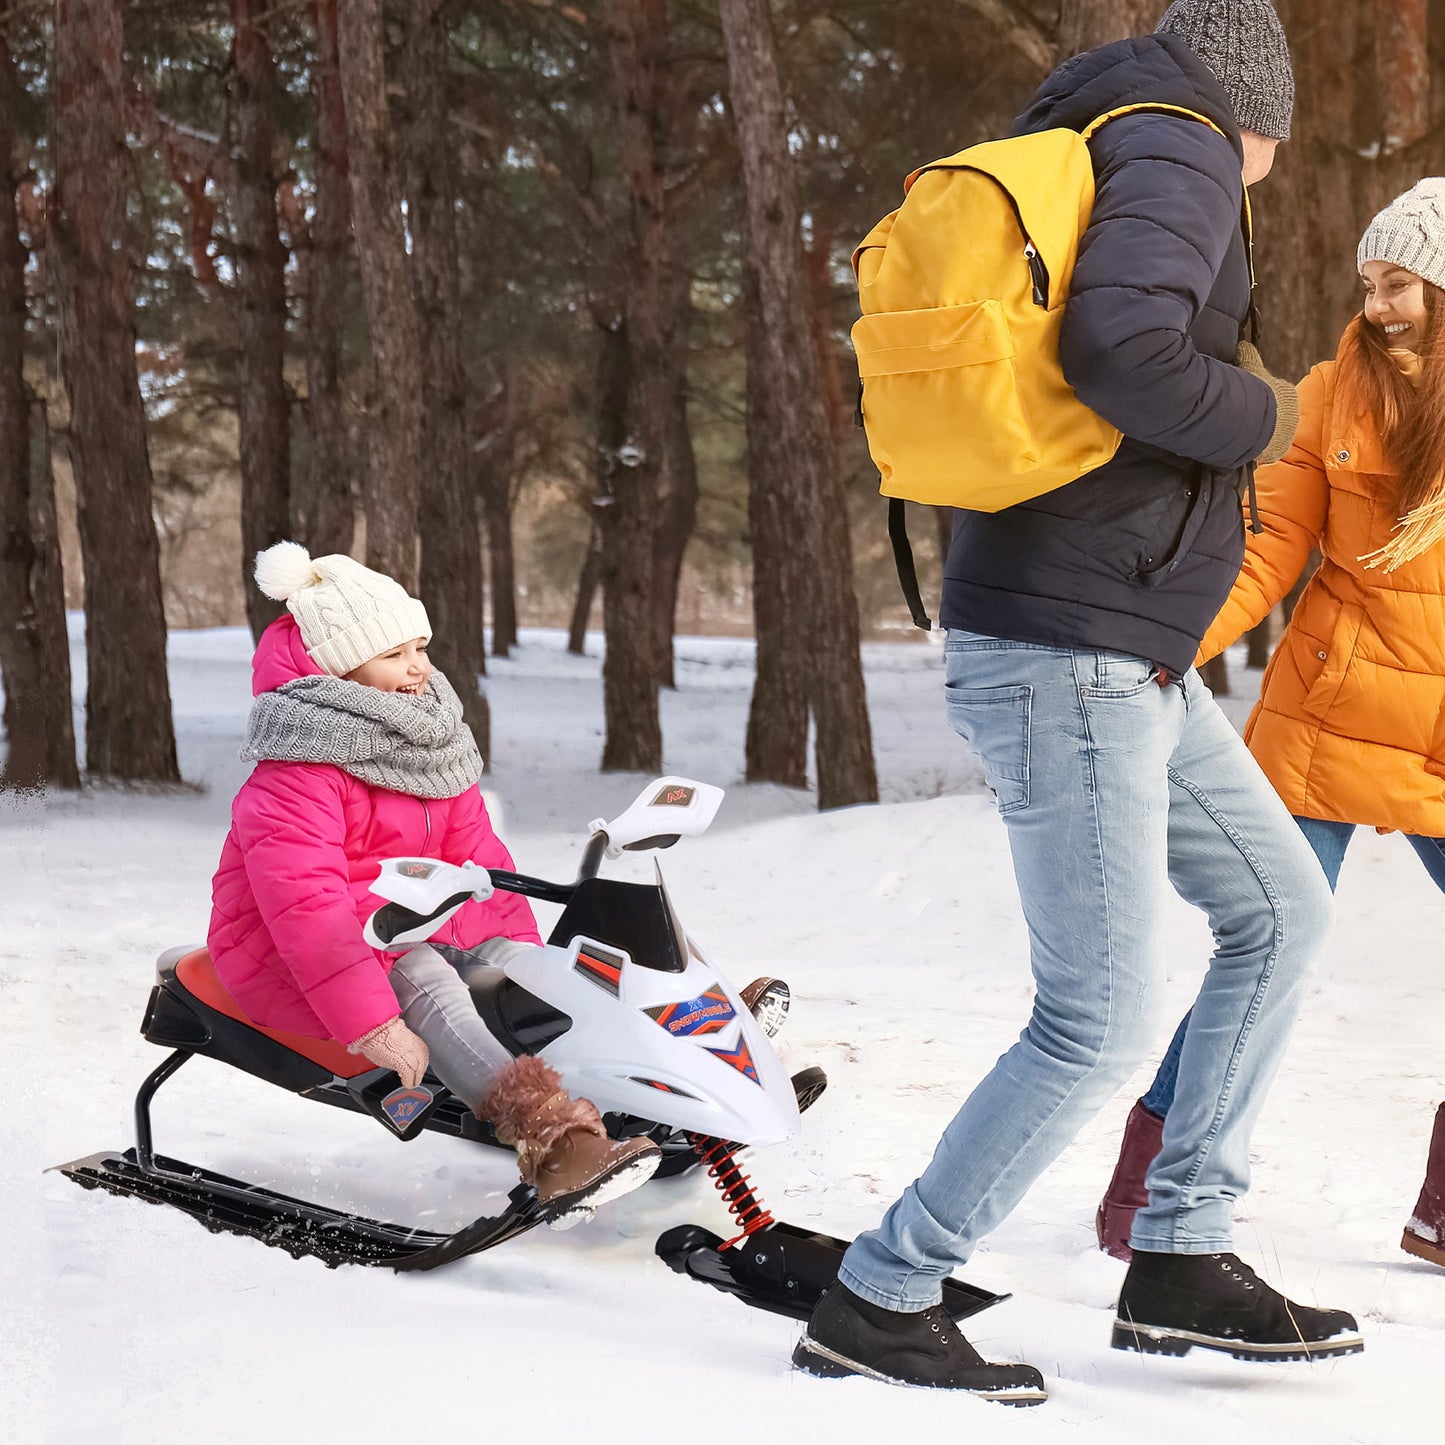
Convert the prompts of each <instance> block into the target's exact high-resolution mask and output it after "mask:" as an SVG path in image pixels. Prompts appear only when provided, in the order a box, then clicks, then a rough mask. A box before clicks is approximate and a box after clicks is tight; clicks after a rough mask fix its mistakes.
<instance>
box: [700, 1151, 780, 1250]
mask: <svg viewBox="0 0 1445 1445" xmlns="http://www.w3.org/2000/svg"><path fill="white" fill-rule="evenodd" d="M691 1138H692V1147H693V1148H694V1149H695V1150H696V1151H697V1156H698V1158H699V1159H701V1160H702V1162H703V1163H704V1164H705V1165H707V1177H708V1178H709V1179H711V1180H712V1182H713V1185H714V1187H715V1188H716V1189H717V1190H718V1192H719V1193H720V1194H721V1195H722V1197H723V1199H724V1200H725V1201H726V1202H727V1207H728V1213H729V1214H731V1215H732V1216H733V1218H734V1219H736V1220H737V1222H738V1224H740V1225H741V1226H742V1232H741V1233H740V1234H736V1235H734V1236H733V1238H731V1239H730V1240H728V1241H727V1242H726V1243H725V1244H721V1245H719V1246H718V1248H719V1249H731V1248H732V1246H733V1245H735V1244H737V1243H738V1242H739V1240H743V1239H746V1238H747V1237H748V1235H750V1234H756V1233H757V1232H758V1230H760V1229H766V1228H767V1227H768V1226H769V1225H770V1224H772V1223H773V1222H774V1221H773V1216H772V1215H771V1214H770V1213H768V1210H767V1207H766V1206H765V1205H764V1204H763V1202H762V1200H761V1199H759V1198H758V1196H757V1191H756V1190H755V1189H754V1188H753V1186H752V1184H751V1183H750V1182H749V1180H748V1176H747V1175H746V1174H744V1173H743V1171H742V1170H741V1169H740V1168H739V1167H738V1162H737V1160H736V1159H735V1158H734V1157H733V1156H734V1153H735V1152H736V1151H735V1146H734V1145H732V1144H729V1143H727V1142H726V1141H725V1140H722V1139H713V1138H711V1137H709V1136H708V1135H706V1134H693V1135H692V1136H691Z"/></svg>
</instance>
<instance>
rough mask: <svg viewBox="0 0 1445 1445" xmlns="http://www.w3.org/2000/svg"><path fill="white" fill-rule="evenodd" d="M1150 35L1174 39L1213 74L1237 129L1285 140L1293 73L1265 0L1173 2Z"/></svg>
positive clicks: (1276, 22) (1279, 29)
mask: <svg viewBox="0 0 1445 1445" xmlns="http://www.w3.org/2000/svg"><path fill="white" fill-rule="evenodd" d="M1154 33H1155V34H1156V35H1177V36H1178V37H1179V38H1180V39H1181V40H1182V41H1184V42H1185V44H1187V45H1188V46H1189V48H1190V49H1191V50H1192V51H1193V52H1194V53H1195V54H1196V55H1197V56H1198V57H1199V58H1200V59H1201V60H1202V61H1203V62H1204V63H1205V64H1206V65H1207V66H1208V67H1209V68H1210V69H1211V70H1212V71H1213V72H1214V74H1215V75H1216V76H1217V77H1218V79H1219V83H1220V84H1221V85H1222V86H1223V87H1224V93H1225V95H1227V96H1228V97H1229V104H1230V108H1231V109H1232V110H1233V111H1234V119H1235V123H1236V124H1237V125H1238V126H1239V128H1240V130H1252V131H1254V132H1255V133H1256V134H1257V135H1262V136H1265V137H1267V138H1268V139H1270V140H1288V139H1289V118H1290V113H1291V112H1292V111H1293V110H1294V72H1293V70H1291V68H1290V63H1289V42H1288V41H1286V40H1285V38H1284V26H1282V25H1281V24H1280V23H1279V16H1278V15H1276V14H1275V13H1274V6H1273V5H1271V4H1270V3H1269V0H1174V3H1173V4H1172V5H1171V6H1170V7H1169V8H1168V9H1167V10H1166V11H1165V12H1164V18H1163V19H1162V20H1161V21H1160V22H1159V24H1158V25H1157V26H1156V27H1155V30H1154Z"/></svg>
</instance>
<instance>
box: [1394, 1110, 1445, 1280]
mask: <svg viewBox="0 0 1445 1445" xmlns="http://www.w3.org/2000/svg"><path fill="white" fill-rule="evenodd" d="M1400 1248H1401V1249H1403V1250H1404V1251H1405V1253H1406V1254H1413V1255H1414V1256H1415V1257H1416V1258H1417V1259H1428V1260H1429V1261H1430V1263H1431V1264H1440V1265H1445V1104H1441V1105H1440V1107H1439V1108H1438V1109H1436V1110H1435V1132H1434V1133H1433V1134H1432V1135H1431V1137H1430V1153H1429V1156H1428V1158H1427V1160H1426V1163H1425V1183H1424V1184H1423V1185H1422V1186H1421V1189H1420V1197H1419V1199H1417V1200H1416V1201H1415V1212H1414V1214H1412V1215H1411V1216H1410V1222H1409V1223H1408V1224H1407V1225H1406V1226H1405V1233H1404V1235H1403V1236H1402V1237H1401V1239H1400Z"/></svg>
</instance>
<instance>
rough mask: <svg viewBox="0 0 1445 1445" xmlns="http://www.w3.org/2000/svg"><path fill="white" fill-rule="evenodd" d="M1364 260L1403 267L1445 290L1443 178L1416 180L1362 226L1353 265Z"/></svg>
mask: <svg viewBox="0 0 1445 1445" xmlns="http://www.w3.org/2000/svg"><path fill="white" fill-rule="evenodd" d="M1366 261H1388V262H1389V263H1390V264H1391V265H1392V266H1403V267H1404V268H1405V270H1407V271H1410V272H1413V273H1414V274H1415V275H1416V276H1423V277H1424V278H1425V280H1427V281H1428V282H1430V284H1431V285H1432V286H1439V287H1441V288H1442V289H1445V177H1441V176H1426V177H1425V179H1424V180H1423V181H1417V182H1416V183H1415V184H1414V185H1413V186H1411V187H1410V189H1409V190H1408V191H1406V192H1405V194H1404V195H1403V196H1396V197H1395V199H1394V200H1393V201H1391V202H1390V204H1389V205H1388V206H1386V207H1385V209H1384V210H1383V211H1381V212H1380V214H1379V215H1378V216H1376V217H1375V219H1374V220H1373V221H1371V222H1370V224H1369V225H1368V226H1366V227H1365V234H1364V235H1363V236H1361V237H1360V249H1359V252H1358V254H1357V256H1356V264H1357V265H1358V266H1359V267H1360V268H1361V269H1363V268H1364V265H1365V262H1366Z"/></svg>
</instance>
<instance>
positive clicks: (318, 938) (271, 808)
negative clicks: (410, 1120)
mask: <svg viewBox="0 0 1445 1445" xmlns="http://www.w3.org/2000/svg"><path fill="white" fill-rule="evenodd" d="M251 670H252V691H253V692H254V693H256V694H260V693H263V692H269V691H271V690H272V689H274V688H277V687H280V686H281V684H282V683H284V682H289V681H290V680H291V679H292V678H297V677H310V676H315V675H316V674H318V673H319V672H320V668H318V667H317V666H316V664H315V663H314V662H312V661H311V658H310V657H309V656H308V655H307V652H306V649H305V647H304V646H303V645H302V642H301V633H300V630H299V629H298V628H297V626H296V623H295V621H294V619H292V618H291V617H290V616H286V617H283V618H281V619H280V621H279V622H274V623H272V624H271V626H270V627H268V628H267V629H266V631H265V632H264V633H263V634H262V635H261V641H260V642H259V644H258V645H257V647H256V656H255V659H254V660H253V662H252V665H251ZM409 855H410V856H421V857H428V858H443V859H446V860H447V861H448V862H452V863H462V862H465V861H466V860H467V859H471V860H472V861H473V862H476V863H480V864H481V865H482V866H483V867H486V868H508V869H510V868H511V867H512V859H511V857H510V855H509V854H508V853H507V850H506V849H505V848H504V847H503V846H502V842H501V840H500V839H499V838H498V837H497V835H496V834H495V833H494V832H493V831H492V825H491V821H490V820H489V819H488V817H487V810H486V806H485V805H484V804H483V802H482V796H481V793H480V791H479V790H478V789H477V788H476V787H471V788H468V789H467V791H466V792H465V793H462V794H460V795H459V796H458V797H455V798H443V799H440V800H438V799H434V798H428V799H422V798H414V797H412V796H411V795H410V794H406V793H393V792H390V791H388V790H387V789H385V788H375V787H372V786H371V785H370V784H367V783H363V782H362V781H361V780H360V779H359V778H354V777H352V776H351V775H350V774H349V773H344V772H342V771H341V769H340V768H336V767H332V766H330V765H329V764H324V763H281V762H261V763H257V764H256V768H255V771H254V772H253V773H252V774H251V776H250V777H249V778H248V779H247V780H246V782H245V784H244V785H243V786H242V788H241V791H240V792H239V793H237V795H236V801H235V802H234V803H233V804H232V806H231V831H230V833H229V834H228V835H227V838H226V843H225V847H224V848H223V849H222V851H221V865H220V867H219V868H218V869H217V870H216V877H215V880H214V882H213V883H212V885H211V898H212V909H211V928H210V935H209V938H208V940H207V941H208V943H209V945H210V950H211V958H212V960H213V962H214V963H215V967H216V973H217V974H218V975H219V977H220V979H221V982H222V983H224V984H225V986H226V988H227V990H228V991H229V992H230V994H231V996H232V997H233V998H234V999H235V1000H236V1002H237V1003H239V1004H240V1005H241V1007H242V1008H243V1009H245V1011H246V1013H247V1014H248V1015H250V1017H251V1018H252V1019H254V1020H255V1021H256V1022H257V1023H258V1024H264V1025H265V1026H266V1027H268V1028H275V1029H288V1030H290V1031H291V1032H293V1033H299V1034H307V1035H309V1036H311V1037H313V1038H333V1039H338V1040H340V1041H341V1042H342V1043H351V1042H352V1041H353V1040H355V1039H358V1038H360V1037H361V1036H362V1035H363V1034H366V1033H369V1032H370V1031H371V1030H372V1029H374V1028H376V1027H377V1026H378V1025H379V1024H383V1023H385V1022H386V1021H387V1019H390V1018H394V1017H395V1016H396V1014H397V1012H398V1010H397V1003H396V995H395V994H394V993H393V992H392V990H391V984H390V983H389V982H388V981H387V973H388V972H389V971H390V969H391V966H392V962H393V959H392V957H391V955H389V954H384V953H379V952H377V951H376V950H375V949H373V948H371V947H369V946H368V945H367V943H366V942H365V940H364V939H363V938H362V936H361V929H362V925H363V923H364V922H365V921H366V919H367V918H368V917H370V915H371V914H372V912H373V911H375V909H377V908H379V907H380V906H381V900H380V899H379V898H377V897H376V895H375V894H374V893H372V892H370V889H369V885H370V884H371V883H372V882H373V881H374V880H375V878H376V874H377V866H378V864H379V863H380V862H381V860H382V859H383V858H393V857H398V856H402V857H405V856H409ZM499 937H501V938H515V939H520V940H521V941H523V942H527V943H538V942H540V941H541V940H540V938H539V937H538V934H537V924H536V921H535V919H534V918H533V917H532V910H531V908H530V907H529V906H528V904H527V901H526V899H525V898H521V897H519V896H517V895H516V894H514V893H498V894H496V895H494V896H493V897H492V898H490V899H488V900H487V901H486V902H485V903H468V904H467V905H466V906H465V907H463V908H462V910H461V911H460V912H459V913H457V914H455V915H454V916H453V917H452V918H451V920H450V921H449V922H447V923H446V924H444V925H443V926H442V927H441V928H440V929H439V930H438V931H437V933H436V935H435V939H436V941H437V942H441V943H454V944H456V945H457V946H459V947H461V948H474V947H476V945H478V944H480V943H482V942H484V941H485V940H487V939H489V938H499Z"/></svg>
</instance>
